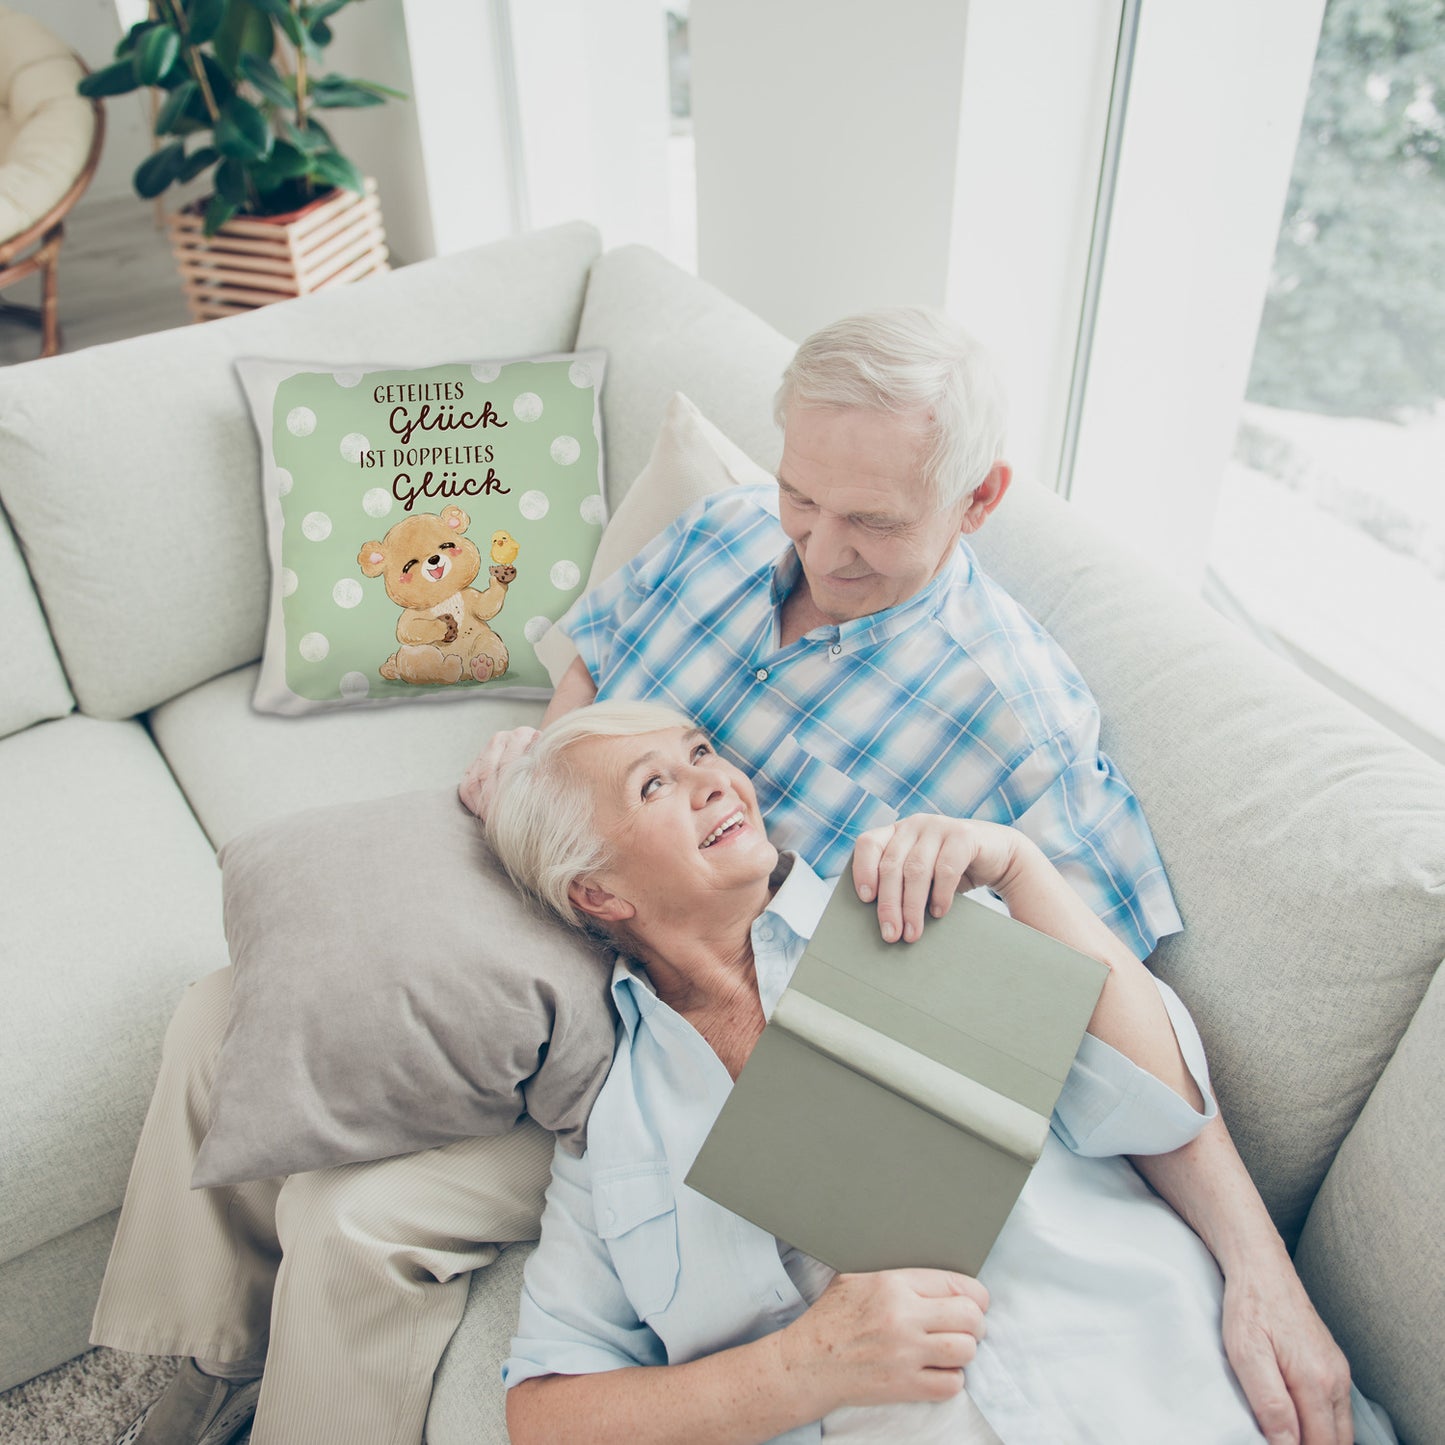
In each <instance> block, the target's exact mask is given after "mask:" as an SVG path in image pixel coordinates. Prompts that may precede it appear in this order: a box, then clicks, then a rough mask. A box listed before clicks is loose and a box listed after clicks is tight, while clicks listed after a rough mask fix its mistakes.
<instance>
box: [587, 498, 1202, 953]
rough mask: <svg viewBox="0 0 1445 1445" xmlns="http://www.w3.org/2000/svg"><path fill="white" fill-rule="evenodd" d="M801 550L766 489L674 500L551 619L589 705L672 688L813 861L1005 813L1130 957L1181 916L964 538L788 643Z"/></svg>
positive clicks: (1057, 657)
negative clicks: (570, 651) (583, 679)
mask: <svg viewBox="0 0 1445 1445" xmlns="http://www.w3.org/2000/svg"><path fill="white" fill-rule="evenodd" d="M801 571H802V569H801V564H800V563H799V561H798V556H797V553H796V552H795V551H794V550H793V548H792V546H791V544H790V543H789V541H788V539H787V536H786V534H785V533H784V532H783V530H782V527H781V525H780V524H779V522H778V514H777V493H776V492H775V491H774V490H773V489H772V488H771V487H762V486H759V487H739V488H736V489H730V490H728V491H726V492H722V493H719V494H717V495H715V496H713V497H709V498H708V499H707V500H705V501H704V502H702V503H700V504H699V505H698V506H696V507H694V508H692V509H691V510H690V511H688V512H686V513H684V515H683V516H681V517H680V518H678V520H677V521H676V522H674V523H673V525H672V526H671V527H669V528H668V529H667V530H666V531H665V532H663V533H662V534H661V535H660V536H658V537H657V538H656V539H654V541H653V542H652V543H651V544H650V545H649V546H648V547H646V548H645V549H644V550H643V551H642V552H641V553H640V554H639V555H638V556H637V557H636V558H635V559H634V560H633V561H632V562H631V563H630V564H629V565H628V566H626V567H624V568H622V570H621V571H619V572H617V573H615V574H614V575H613V576H612V577H610V578H608V579H607V580H606V581H605V582H603V583H601V584H599V585H598V586H597V587H595V588H593V589H592V590H591V591H590V592H588V593H586V594H585V595H584V596H583V597H581V598H580V599H579V600H578V601H577V603H576V604H575V605H574V606H573V607H572V609H571V611H569V612H568V613H567V615H566V616H565V617H564V618H563V619H562V621H561V623H560V624H559V625H560V626H561V628H562V630H563V632H564V633H565V634H566V635H567V636H568V637H570V638H571V639H572V641H573V643H574V644H575V645H576V647H577V649H578V651H579V652H580V653H581V655H582V659H583V661H584V662H585V663H586V664H587V668H588V671H590V672H591V674H592V677H593V679H594V680H595V681H596V683H597V696H598V700H599V701H602V700H605V699H607V698H649V699H652V700H654V701H657V702H665V703H667V704H669V705H671V706H672V707H674V708H676V709H677V710H678V711H679V712H680V713H682V714H684V715H685V716H687V717H690V718H694V719H695V720H696V721H697V723H698V725H699V726H700V727H703V728H705V729H706V730H707V732H708V734H709V735H710V736H711V738H712V739H713V742H714V743H715V744H716V746H717V747H718V749H719V751H720V752H722V754H723V755H724V756H725V757H727V758H729V759H730V760H731V761H732V762H734V763H736V764H737V765H738V766H739V767H741V768H743V769H745V770H746V771H747V772H748V773H749V774H750V775H751V776H752V778H753V779H754V782H755V784H756V786H757V791H758V803H759V805H760V806H761V808H762V812H763V816H764V818H766V820H767V823H768V835H769V837H770V838H771V839H772V840H773V842H774V843H776V844H777V845H778V847H779V848H791V849H793V850H794V851H795V852H797V853H799V854H801V855H802V856H803V857H804V858H805V859H807V861H808V863H809V864H810V865H811V866H812V868H813V869H814V870H815V871H816V872H817V873H819V874H820V875H823V876H830V875H833V874H837V873H841V872H842V871H843V870H844V868H845V867H846V866H847V862H848V858H849V855H850V853H851V851H852V847H853V843H854V841H855V840H856V839H857V837H858V835H859V834H860V833H862V832H864V831H865V830H866V829H868V828H873V827H877V826H879V825H880V824H883V823H889V822H892V821H893V820H894V819H896V818H900V817H907V816H908V815H910V814H912V813H942V814H946V815H948V816H950V817H955V818H983V819H986V820H989V821H992V822H998V823H1012V824H1014V825H1015V826H1016V827H1018V828H1019V829H1021V830H1022V831H1023V832H1024V833H1026V834H1028V836H1029V837H1031V838H1032V839H1033V840H1034V841H1035V842H1036V843H1038V844H1039V846H1040V847H1041V848H1042V849H1043V850H1044V852H1045V853H1046V854H1047V855H1048V857H1049V858H1050V859H1051V860H1052V861H1053V862H1054V864H1055V865H1056V866H1057V867H1058V868H1059V869H1060V870H1061V871H1062V872H1063V873H1064V875H1065V876H1066V877H1067V878H1068V879H1069V881H1070V883H1071V884H1072V885H1073V886H1074V888H1075V889H1076V890H1077V891H1078V892H1079V893H1080V894H1081V895H1082V896H1083V897H1084V899H1086V900H1087V902H1088V903H1089V905H1090V906H1091V907H1092V908H1093V909H1094V911H1095V912H1096V913H1097V914H1098V915H1099V917H1100V918H1102V919H1103V920H1104V922H1105V923H1107V924H1108V925H1109V926H1110V927H1111V928H1112V929H1113V930H1114V931H1115V933H1117V934H1118V935H1119V936H1120V937H1121V938H1122V939H1123V940H1124V941H1125V942H1126V943H1127V944H1128V945H1129V946H1130V947H1132V948H1133V950H1134V952H1135V953H1136V954H1137V955H1138V956H1139V957H1140V958H1145V957H1147V956H1148V955H1149V954H1150V953H1151V952H1152V951H1153V949H1154V945H1155V943H1156V942H1157V941H1158V940H1159V939H1160V938H1162V937H1163V936H1164V935H1165V934H1169V933H1173V932H1176V931H1177V930H1178V929H1179V928H1180V927H1181V926H1182V925H1181V923H1180V919H1179V914H1178V911H1177V910H1176V908H1175V906H1174V899H1173V897H1172V895H1171V894H1170V891H1169V884H1168V880H1167V879H1166V878H1165V876H1164V865H1163V864H1162V863H1161V862H1160V860H1159V854H1158V852H1157V850H1156V849H1155V847H1154V840H1153V838H1152V837H1151V836H1150V833H1149V826H1148V824H1147V823H1146V822H1145V820H1144V814H1143V811H1142V809H1141V808H1140V806H1139V802H1138V800H1137V799H1136V798H1135V797H1134V794H1133V793H1132V792H1131V791H1130V789H1129V785H1128V784H1127V783H1126V782H1125V781H1124V779H1123V778H1122V777H1121V776H1120V774H1119V772H1118V770H1117V769H1116V768H1115V767H1114V765H1113V763H1112V762H1110V761H1109V759H1108V758H1107V757H1106V756H1105V755H1104V754H1103V753H1101V752H1100V751H1099V710H1098V707H1097V705H1096V704H1095V702H1094V699H1093V696H1092V694H1091V693H1090V692H1089V689H1088V688H1087V687H1086V686H1085V684H1084V680H1083V679H1082V678H1081V677H1080V676H1079V674H1078V672H1077V671H1076V669H1075V668H1074V665H1073V664H1072V663H1071V662H1070V661H1069V659H1068V658H1067V657H1066V656H1065V655H1064V653H1063V651H1062V650H1061V649H1060V648H1059V646H1058V645H1057V644H1056V643H1055V642H1054V640H1053V639H1052V638H1051V637H1050V636H1049V635H1048V633H1046V632H1045V631H1044V629H1043V628H1042V627H1040V626H1039V624H1038V623H1037V622H1035V621H1034V619H1033V618H1032V617H1030V616H1029V614H1028V613H1027V612H1025V611H1024V609H1023V608H1022V607H1020V606H1019V605H1018V603H1016V602H1015V601H1014V600H1013V598H1011V597H1010V596H1009V595H1008V594H1007V593H1006V592H1004V591H1003V589H1002V588H1000V587H999V586H997V585H996V584H995V583H994V582H992V581H990V580H989V578H988V577H987V576H986V575H985V574H984V573H983V572H982V571H980V570H979V567H978V564H977V562H976V561H975V559H974V556H973V552H972V551H971V549H970V548H969V547H968V545H967V544H966V543H965V542H963V541H962V540H960V541H959V544H958V548H957V550H956V552H955V554H954V557H953V559H952V561H951V562H950V563H949V565H948V566H947V567H945V568H944V570H943V571H942V572H941V573H940V574H939V575H938V576H937V577H936V578H934V580H933V581H932V582H931V583H930V584H929V585H928V586H927V587H925V588H924V589H923V591H922V592H920V593H918V594H917V595H916V596H914V597H912V598H910V599H909V600H908V601H906V602H902V603H900V604H899V605H898V606H896V607H891V608H889V609H888V610H887V611H884V612H877V613H874V614H873V615H871V616H869V617H860V618H858V619H856V620H855V621H852V622H845V623H843V624H842V625H840V626H837V627H833V626H826V627H817V628H814V629H813V630H812V631H811V632H808V633H806V634H805V635H804V636H803V637H801V638H799V639H798V640H797V641H796V642H794V643H792V644H791V645H790V646H788V647H780V646H779V621H780V615H781V606H782V603H783V601H784V600H785V598H786V597H787V596H788V594H789V592H790V591H791V590H792V588H793V587H795V586H796V585H797V583H798V581H799V578H800V577H801Z"/></svg>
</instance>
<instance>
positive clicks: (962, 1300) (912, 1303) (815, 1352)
mask: <svg viewBox="0 0 1445 1445" xmlns="http://www.w3.org/2000/svg"><path fill="white" fill-rule="evenodd" d="M986 1309H988V1291H987V1290H986V1289H985V1288H984V1287H983V1286H982V1285H981V1284H980V1283H979V1282H978V1281H977V1280H976V1279H973V1278H971V1277H970V1276H968V1275H965V1274H953V1273H950V1272H949V1271H947V1270H942V1269H889V1270H882V1271H880V1272H878V1273H876V1274H840V1275H837V1276H836V1277H835V1278H834V1279H833V1281H832V1283H831V1284H830V1285H829V1286H828V1288H827V1289H826V1290H824V1291H823V1293H822V1294H821V1295H820V1296H819V1297H818V1300H817V1303H815V1304H814V1305H813V1307H812V1308H811V1309H809V1310H808V1311H807V1312H806V1313H805V1314H802V1315H800V1316H799V1317H798V1318H797V1319H796V1320H794V1321H793V1323H792V1324H790V1325H789V1326H788V1327H787V1328H786V1329H784V1330H783V1331H782V1333H781V1335H780V1337H779V1342H778V1343H779V1348H780V1350H781V1354H782V1361H783V1366H784V1369H785V1370H786V1371H787V1372H788V1374H790V1375H793V1374H795V1373H796V1375H797V1376H798V1378H799V1382H800V1383H801V1382H802V1381H805V1380H806V1381H810V1382H811V1384H812V1385H813V1386H814V1387H816V1389H817V1390H818V1397H817V1402H816V1403H817V1404H819V1405H821V1406H822V1407H823V1408H822V1410H821V1411H820V1413H821V1414H826V1413H827V1411H829V1410H832V1409H835V1408H836V1407H838V1406H840V1405H884V1404H889V1403H892V1402H896V1401H901V1400H947V1399H950V1398H952V1397H953V1396H954V1395H957V1394H958V1393H959V1391H960V1390H962V1389H963V1370H964V1367H965V1366H966V1365H969V1364H971V1363H972V1362H973V1357H974V1356H975V1355H976V1354H977V1353H978V1342H979V1341H980V1340H981V1339H982V1338H983V1336H984V1331H985V1325H984V1319H983V1316H984V1311H985V1310H986Z"/></svg>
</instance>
